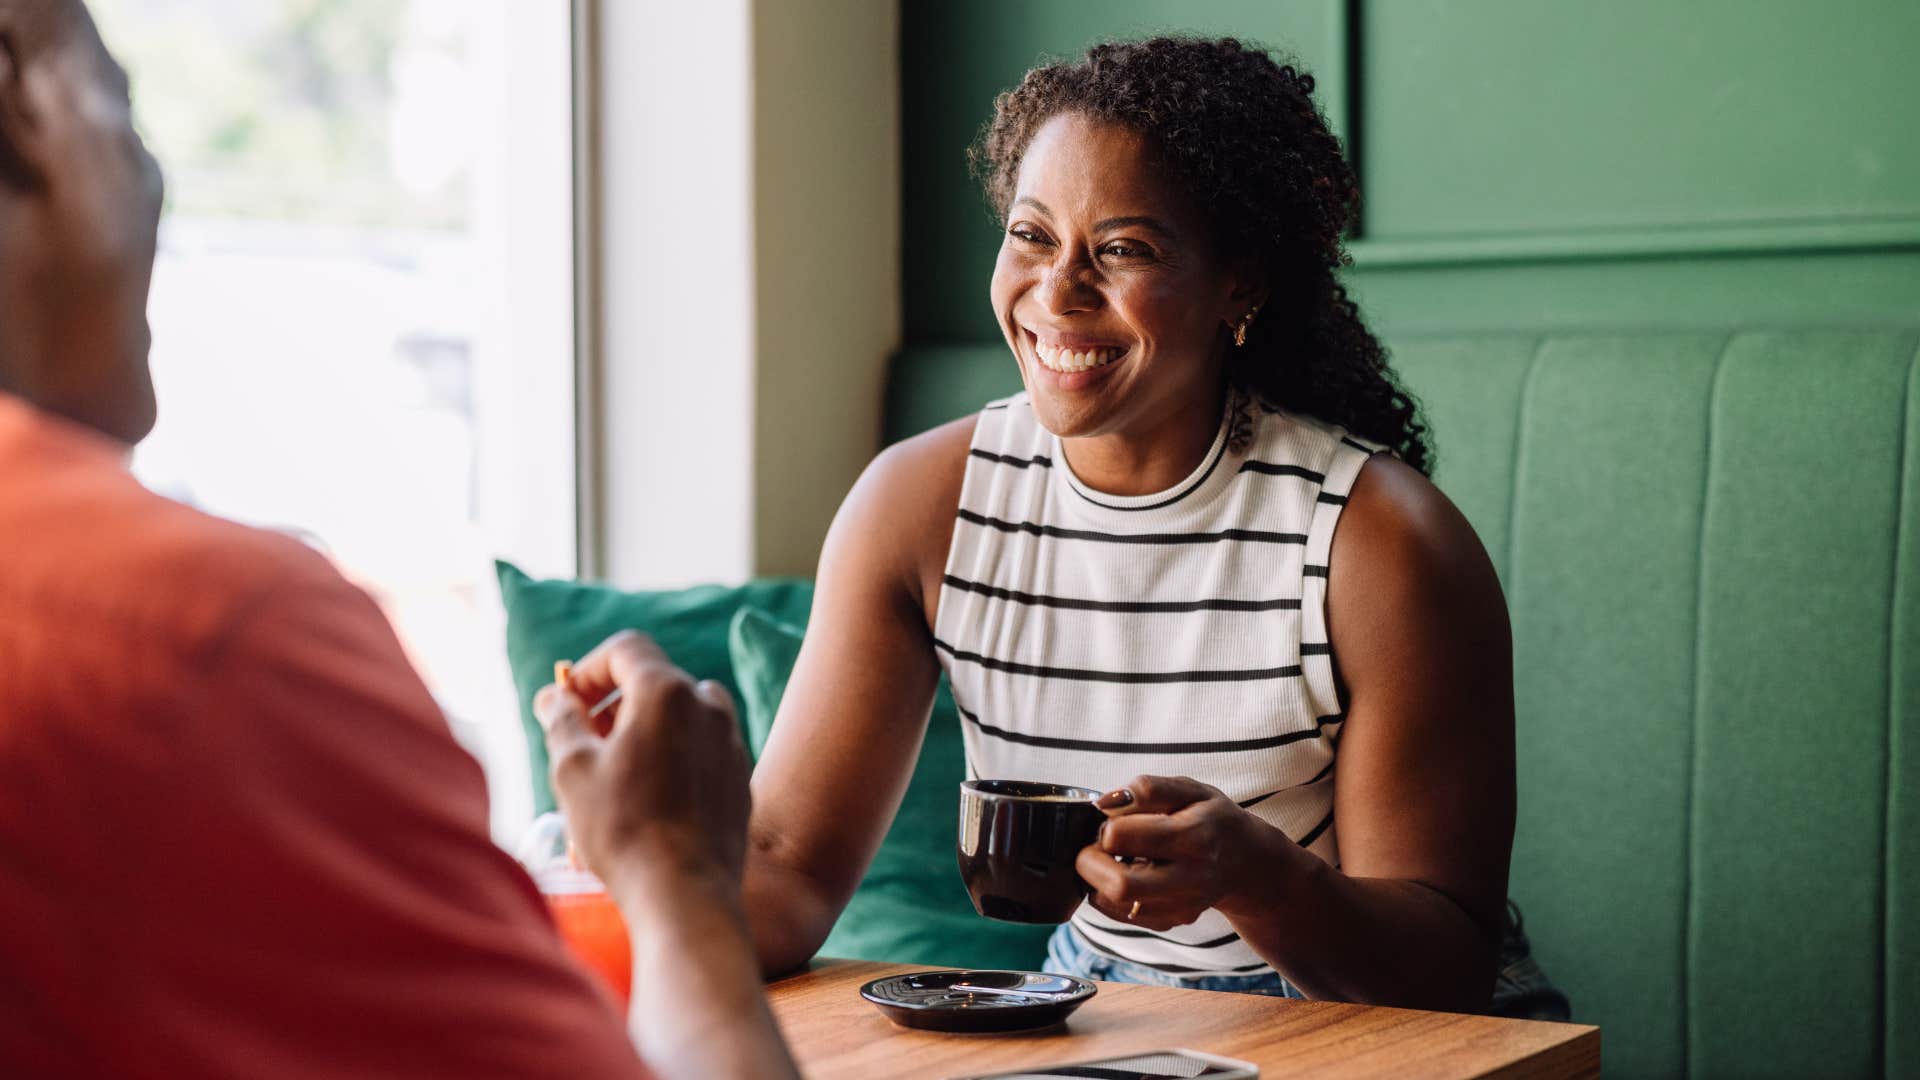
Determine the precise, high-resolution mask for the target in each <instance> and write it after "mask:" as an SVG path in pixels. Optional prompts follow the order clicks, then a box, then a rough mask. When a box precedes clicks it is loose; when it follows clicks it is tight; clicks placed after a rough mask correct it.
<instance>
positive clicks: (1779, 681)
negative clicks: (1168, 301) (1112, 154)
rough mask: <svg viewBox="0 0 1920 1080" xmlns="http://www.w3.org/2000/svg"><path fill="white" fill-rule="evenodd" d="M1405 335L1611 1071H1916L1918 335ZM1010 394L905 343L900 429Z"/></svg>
mask: <svg viewBox="0 0 1920 1080" xmlns="http://www.w3.org/2000/svg"><path fill="white" fill-rule="evenodd" d="M1389 345H1390V346H1391V348H1392V350H1393V355H1394V363H1395V366H1396V367H1397V368H1398V369H1399V370H1400V372H1401V373H1402V375H1403V377H1404V379H1405V381H1406V382H1407V384H1408V386H1409V387H1410V388H1411V389H1412V390H1413V391H1414V392H1415V394H1416V395H1417V396H1419V397H1420V398H1421V399H1422V400H1423V402H1424V403H1425V405H1426V408H1427V411H1428V417H1429V419H1430V421H1431V423H1432V426H1433V429H1434V432H1435V435H1436V442H1437V445H1438V449H1439V461H1440V467H1439V473H1438V476H1437V479H1438V481H1439V483H1440V486H1441V487H1442V488H1443V489H1445V490H1446V491H1447V493H1448V494H1449V495H1450V496H1451V497H1452V498H1453V499H1454V501H1455V502H1456V503H1458V504H1459V505H1460V507H1461V508H1462V510H1464V511H1465V512H1466V514H1467V516H1468V517H1469V518H1470V519H1471V520H1472V521H1473V523H1474V526H1475V528H1476V529H1477V530H1478V531H1479V533H1480V537H1481V539H1482V541H1483V542H1485V544H1486V545H1487V549H1488V551H1489V553H1490V554H1491V555H1492V557H1493V560H1494V562H1495V564H1496V565H1497V566H1498V567H1499V569H1500V574H1501V578H1502V581H1503V582H1504V584H1505V587H1506V590H1507V600H1508V604H1509V607H1510V609H1511V611H1512V616H1513V629H1514V644H1515V656H1514V660H1515V683H1516V686H1515V689H1516V693H1517V702H1518V710H1519V711H1518V722H1519V750H1520V759H1519V760H1520V824H1519V829H1518V833H1517V835H1516V838H1515V843H1514V861H1513V879H1512V893H1513V895H1514V897H1515V898H1516V899H1517V900H1518V901H1519V902H1520V903H1521V905H1522V906H1523V908H1524V909H1525V911H1526V915H1527V928H1528V931H1529V933H1530V934H1531V936H1532V938H1533V942H1534V947H1535V951H1536V954H1537V955H1538V956H1539V958H1540V959H1541V962H1542V963H1543V964H1544V965H1545V967H1546V968H1547V970H1548V971H1549V973H1550V974H1551V975H1552V976H1553V977H1554V979H1555V980H1556V981H1557V982H1559V983H1560V984H1561V985H1563V986H1564V987H1565V988H1566V989H1567V990H1568V992H1569V993H1570V995H1571V996H1572V998H1573V1002H1574V1008H1575V1011H1576V1014H1577V1018H1578V1019H1580V1020H1582V1021H1584V1022H1588V1023H1595V1024H1599V1025H1600V1026H1601V1027H1602V1028H1603V1029H1604V1036H1603V1037H1604V1039H1605V1046H1606V1051H1605V1055H1606V1071H1607V1072H1608V1074H1610V1075H1616V1076H1663V1075H1668V1076H1670V1075H1680V1074H1682V1073H1684V1072H1687V1071H1689V1070H1690V1071H1692V1072H1693V1073H1694V1074H1696V1075H1709V1076H1813V1075H1820V1076H1841V1075H1846V1076H1859V1075H1869V1074H1873V1073H1875V1072H1876V1071H1877V1070H1878V1067H1879V1066H1880V1064H1881V1062H1882V1061H1883V1060H1884V1063H1885V1073H1886V1075H1888V1076H1920V378H1917V377H1916V375H1915V369H1916V367H1920V356H1917V355H1916V354H1917V352H1920V330H1916V329H1915V328H1912V327H1904V326H1893V327H1854V328H1792V329H1747V330H1739V331H1729V332H1720V333H1655V332H1649V333H1643V334H1626V333H1613V334H1607V335H1574V334H1550V335H1548V336H1545V337H1539V336H1485V337H1432V338H1402V339H1395V340H1391V341H1390V342H1389ZM1017 388H1018V378H1017V376H1016V375H1015V373H1014V371H1013V368H1012V364H1011V362H1010V361H1009V360H1008V359H1007V358H1006V356H1005V353H1004V350H1003V349H1001V348H998V347H994V348H972V347H953V348H943V349H919V350H911V351H909V352H908V353H907V354H905V355H903V356H902V357H900V358H899V360H898V361H897V363H896V364H895V367H894V372H893V379H892V384H891V386H890V387H889V395H888V427H889V432H890V435H891V436H892V437H895V438H898V437H901V436H904V435H907V434H911V433H913V432H915V431H919V430H923V429H925V428H927V427H930V426H932V425H933V424H935V423H938V422H940V421H942V420H946V419H950V418H952V417H954V416H958V415H962V414H964V413H966V412H968V411H970V410H971V409H972V408H974V407H976V406H977V405H978V404H979V403H981V402H983V401H985V400H987V398H989V397H991V396H995V395H999V394H1003V393H1007V392H1011V391H1012V390H1015V389H1017ZM1883 1054H1884V1058H1883V1056H1882V1055H1883Z"/></svg>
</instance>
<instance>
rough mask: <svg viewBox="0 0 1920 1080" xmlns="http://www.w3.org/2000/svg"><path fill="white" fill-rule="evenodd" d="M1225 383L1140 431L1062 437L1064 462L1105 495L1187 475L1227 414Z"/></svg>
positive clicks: (1155, 487)
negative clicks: (1200, 404)
mask: <svg viewBox="0 0 1920 1080" xmlns="http://www.w3.org/2000/svg"><path fill="white" fill-rule="evenodd" d="M1226 396H1227V390H1226V387H1224V386H1222V387H1221V388H1220V389H1219V391H1218V392H1216V393H1215V394H1214V395H1213V397H1212V399H1211V403H1210V404H1209V405H1208V406H1207V407H1205V408H1202V409H1195V408H1191V407H1189V408H1183V409H1177V410H1175V411H1174V412H1173V413H1172V414H1171V415H1169V416H1167V417H1165V418H1164V419H1162V420H1160V421H1159V422H1158V423H1155V424H1153V425H1151V426H1148V427H1144V428H1142V429H1141V430H1139V431H1130V432H1124V433H1121V432H1116V433H1114V434H1112V435H1092V436H1088V437H1086V438H1078V439H1061V440H1060V449H1061V451H1062V453H1063V454H1064V455H1065V456H1066V458H1067V466H1068V467H1069V468H1071V469H1072V470H1073V475H1074V476H1075V477H1076V478H1078V479H1079V481H1080V482H1081V483H1082V484H1085V485H1086V486H1087V487H1090V488H1092V489H1093V490H1095V491H1098V492H1101V493H1103V494H1107V495H1118V496H1122V497H1125V496H1129V495H1151V494H1153V493H1155V492H1158V491H1165V490H1167V489H1168V488H1170V487H1173V486H1174V485H1175V484H1178V483H1179V482H1180V481H1182V480H1184V479H1186V478H1187V477H1188V476H1189V475H1191V474H1192V473H1193V471H1194V470H1195V469H1197V468H1199V467H1200V464H1201V462H1203V461H1205V460H1206V457H1207V451H1208V450H1210V449H1212V447H1213V441H1214V439H1215V438H1216V437H1218V436H1219V434H1220V424H1221V422H1222V419H1223V418H1224V416H1225V414H1226Z"/></svg>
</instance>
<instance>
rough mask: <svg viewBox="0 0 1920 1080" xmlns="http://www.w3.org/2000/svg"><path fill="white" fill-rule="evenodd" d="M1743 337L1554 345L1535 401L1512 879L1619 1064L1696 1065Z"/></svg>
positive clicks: (1513, 566) (1527, 463)
mask: <svg viewBox="0 0 1920 1080" xmlns="http://www.w3.org/2000/svg"><path fill="white" fill-rule="evenodd" d="M1725 341H1726V335H1725V334H1710V335H1693V336H1649V335H1614V336H1605V337H1572V338H1555V339H1551V340H1549V341H1548V342H1547V343H1546V345H1545V346H1544V347H1543V348H1542V349H1541V352H1540V360H1539V363H1538V366H1537V367H1536V369H1535V370H1534V373H1533V377H1532V378H1531V379H1530V380H1529V381H1528V384H1527V391H1526V398H1525V400H1524V401H1523V402H1522V403H1521V405H1520V413H1519V414H1520V416H1521V417H1522V420H1521V430H1520V445H1519V452H1518V455H1517V471H1516V475H1515V477H1514V508H1513V526H1512V540H1511V554H1510V555H1509V557H1508V574H1507V576H1508V587H1507V601H1508V605H1509V607H1510V609H1511V611H1512V617H1513V639H1514V670H1515V672H1516V677H1515V680H1514V692H1515V710H1516V714H1515V715H1516V718H1517V724H1516V732H1515V734H1516V740H1517V745H1516V749H1517V751H1518V765H1519V770H1518V772H1519V793H1520V813H1519V826H1518V829H1517V830H1516V833H1515V837H1514V853H1513V875H1512V879H1511V886H1510V891H1511V892H1512V895H1513V897H1514V899H1515V900H1517V901H1518V902H1519V903H1520V905H1521V907H1522V908H1523V909H1524V910H1525V912H1526V915H1527V928H1528V932H1529V934H1530V935H1531V937H1532V939H1533V942H1534V947H1535V949H1536V950H1537V953H1538V956H1539V959H1540V962H1541V964H1542V965H1543V966H1544V967H1545V968H1546V970H1547V972H1548V974H1549V975H1551V976H1552V977H1553V979H1554V980H1555V981H1556V982H1558V983H1559V984H1560V985H1561V986H1562V987H1564V988H1565V989H1566V991H1567V993H1568V995H1569V996H1570V997H1571V999H1572V1001H1573V1004H1574V1009H1575V1015H1576V1017H1577V1018H1578V1019H1579V1020H1580V1021H1581V1022H1583V1023H1589V1024H1598V1025H1600V1027H1601V1030H1602V1031H1603V1032H1606V1033H1607V1035H1608V1038H1607V1041H1606V1053H1605V1061H1606V1066H1607V1071H1608V1073H1610V1074H1612V1075H1615V1076H1635V1077H1653V1076H1677V1075H1681V1074H1683V1073H1684V1071H1685V1068H1686V1038H1685V1026H1684V1025H1685V1017H1684V1014H1683V1012H1682V1006H1683V1004H1684V993H1683V989H1682V988H1683V985H1684V984H1683V981H1682V977H1683V971H1684V969H1683V963H1684V960H1683V958H1684V955H1685V933H1686V917H1685V916H1686V879H1687V851H1686V820H1687V786H1688V782H1689V770H1688V758H1687V753H1686V742H1687V739H1688V734H1689V730H1690V727H1691V719H1692V714H1693V641H1694V613H1695V599H1694V597H1695V593H1694V586H1695V582H1696V579H1697V576H1698V570H1699V541H1700V496H1701V493H1702V491H1703V490H1704V488H1705V470H1706V460H1707V454H1706V448H1707V400H1708V395H1709V393H1710V390H1711V387H1712V382H1713V371H1714V363H1715V360H1716V359H1717V358H1718V356H1719V354H1720V350H1721V347H1722V345H1723V344H1724V343H1725ZM1495 414H1496V415H1498V412H1497V410H1496V413H1495ZM1449 430H1451V429H1449ZM1442 434H1443V437H1444V436H1445V435H1446V432H1443V433H1442ZM1623 477H1632V478H1635V482H1627V483H1623V482H1622V478H1623ZM1623 793H1631V794H1630V795H1626V796H1623ZM1595 807H1606V808H1607V811H1606V812H1605V813H1604V814H1603V815H1596V814H1595V813H1594V808H1595ZM1629 898H1630V899H1629ZM1628 902H1630V903H1631V906H1632V909H1633V911H1634V916H1633V919H1632V922H1631V930H1630V932H1623V931H1624V930H1626V927H1624V926H1623V925H1622V922H1621V920H1620V917H1619V912H1620V910H1621V907H1622V905H1623V903H1628ZM1628 1032H1631V1033H1632V1034H1631V1036H1630V1037H1629V1036H1627V1035H1626V1033H1628ZM1615 1033H1619V1036H1620V1037H1613V1036H1614V1035H1615Z"/></svg>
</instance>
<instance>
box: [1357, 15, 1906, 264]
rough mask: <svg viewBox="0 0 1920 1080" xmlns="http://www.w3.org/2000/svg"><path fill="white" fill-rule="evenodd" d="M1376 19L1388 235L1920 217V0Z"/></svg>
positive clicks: (1370, 229) (1377, 165)
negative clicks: (1918, 109)
mask: <svg viewBox="0 0 1920 1080" xmlns="http://www.w3.org/2000/svg"><path fill="white" fill-rule="evenodd" d="M1361 11H1362V12H1363V15H1362V18H1361V25H1360V33H1361V38H1360V40H1361V47H1362V49H1363V50H1364V56H1365V61H1364V64H1363V67H1364V71H1363V72H1362V73H1361V75H1360V79H1361V83H1360V85H1361V91H1360V97H1361V104H1360V105H1359V108H1360V110H1361V117H1360V134H1359V138H1360V141H1361V147H1362V154H1361V158H1362V161H1363V162H1364V164H1365V169H1366V176H1365V181H1366V189H1367V213H1366V233H1367V235H1369V236H1371V237H1386V238H1409V237H1422V236H1439V235H1460V234H1474V233H1512V232H1538V231H1549V232H1578V231H1581V230H1592V229H1611V228H1622V227H1648V226H1670V225H1687V226H1711V225H1714V224H1724V223H1732V222H1750V221H1782V222H1786V221H1807V220H1832V219H1863V218H1864V219H1870V218H1915V217H1920V139H1915V138H1914V124H1915V120H1914V103H1915V102H1917V101H1920V65H1916V64H1914V63H1913V59H1912V51H1913V47H1914V44H1915V42H1920V4H1916V3H1914V2H1913V0H1825V2H1822V3H1806V2H1803V0H1689V2H1687V3H1673V2H1671V0H1615V2H1613V3H1607V4H1578V5H1570V4H1551V3H1540V2H1539V0H1475V2H1473V3H1460V2H1457V0H1389V2H1379V0H1376V2H1371V3H1364V4H1362V5H1361Z"/></svg>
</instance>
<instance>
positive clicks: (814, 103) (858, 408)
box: [753, 0, 900, 574]
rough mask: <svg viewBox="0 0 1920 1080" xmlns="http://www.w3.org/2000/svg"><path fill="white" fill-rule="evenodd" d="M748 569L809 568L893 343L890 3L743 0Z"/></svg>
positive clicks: (895, 206)
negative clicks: (751, 386)
mask: <svg viewBox="0 0 1920 1080" xmlns="http://www.w3.org/2000/svg"><path fill="white" fill-rule="evenodd" d="M753 23H754V32H753V41H754V77H755V85H754V152H755V160H754V222H755V229H756V238H757V247H756V250H755V256H756V262H755V272H754V279H755V288H756V292H757V296H758V319H757V334H756V347H755V373H754V383H755V386H756V388H757V390H758V394H757V400H758V406H757V408H756V410H755V417H754V436H755V442H756V445H755V449H754V467H753V468H754V498H753V512H754V518H753V543H754V558H753V562H754V569H755V571H756V572H757V573H763V574H812V573H813V570H814V564H815V562H816V561H817V560H818V557H819V551H820V541H821V539H822V538H823V537H824V536H825V535H826V531H827V526H828V524H829V523H830V522H831V521H832V519H833V513H834V510H835V509H837V508H838V506H839V504H840V499H841V497H842V496H843V495H845V494H846V491H847V489H848V488H849V487H851V486H852V484H853V481H854V480H855V479H856V478H857V477H858V476H859V475H860V470H861V469H862V468H863V467H864V466H865V465H866V463H867V461H868V460H869V459H870V458H871V457H872V456H873V454H874V452H875V450H877V449H878V446H879V440H880V407H881V394H882V391H883V389H884V380H885V377H886V364H887V358H888V356H889V355H890V354H891V353H892V352H893V351H894V350H895V349H897V348H898V347H899V345H900V78H899V75H900V66H899V5H898V4H897V3H894V2H892V0H808V2H804V3H795V2H790V0H760V2H759V3H756V4H755V6H754V19H753Z"/></svg>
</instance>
